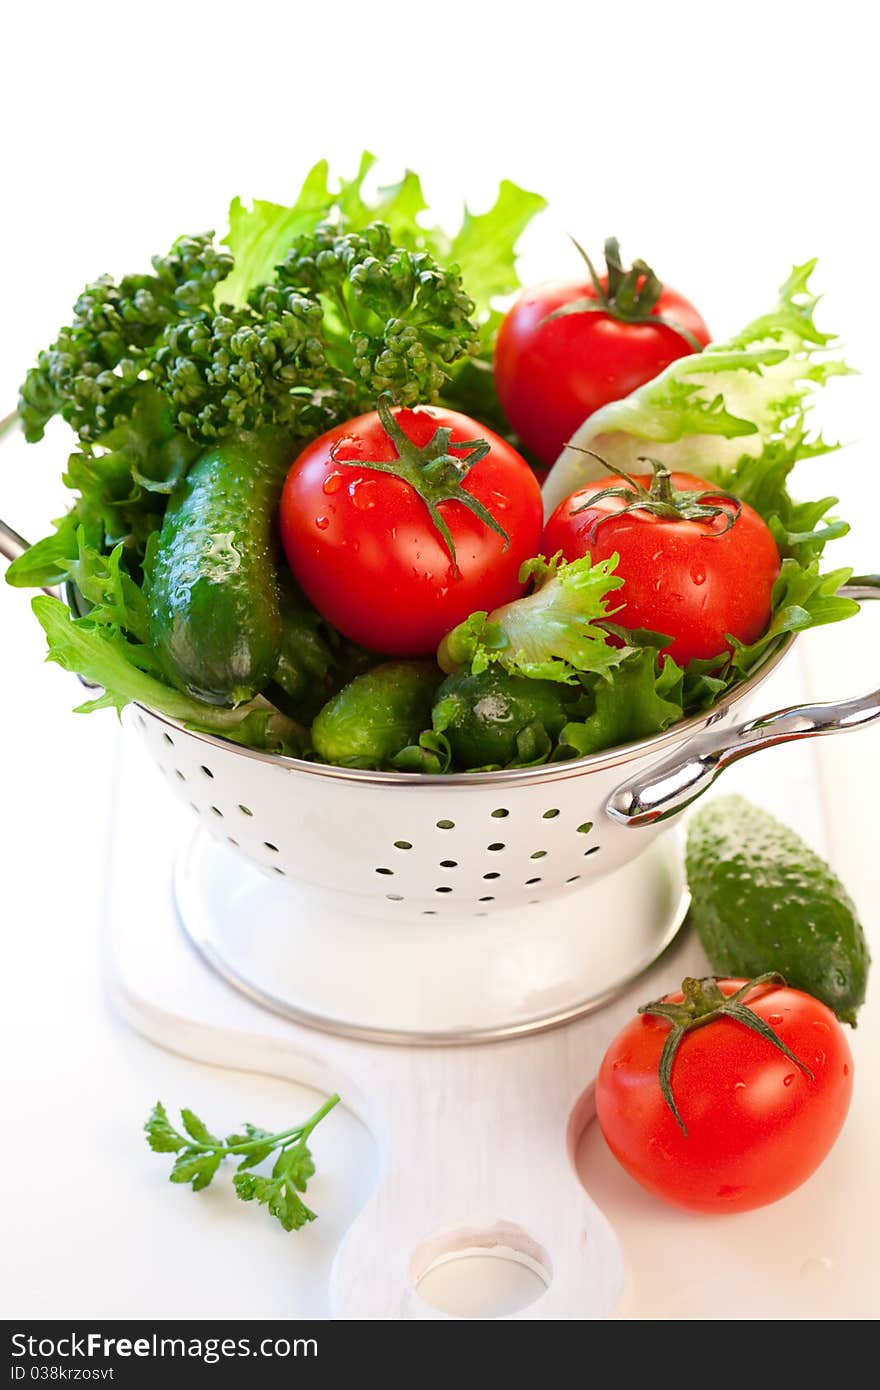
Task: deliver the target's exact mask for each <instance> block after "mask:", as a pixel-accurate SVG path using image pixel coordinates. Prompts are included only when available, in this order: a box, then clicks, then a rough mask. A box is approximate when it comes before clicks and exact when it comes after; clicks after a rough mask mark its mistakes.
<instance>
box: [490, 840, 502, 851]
mask: <svg viewBox="0 0 880 1390" xmlns="http://www.w3.org/2000/svg"><path fill="white" fill-rule="evenodd" d="M486 848H487V849H491V850H493V851H496V852H497V851H498V850H499V849H504V848H505V846H504V845H503V844H502V842H501V841H500V840H496V841H495V843H494V844H492V845H487V846H486Z"/></svg>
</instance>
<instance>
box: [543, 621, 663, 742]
mask: <svg viewBox="0 0 880 1390" xmlns="http://www.w3.org/2000/svg"><path fill="white" fill-rule="evenodd" d="M683 678H684V673H683V672H682V670H681V668H680V667H679V666H676V664H675V662H674V661H671V660H669V659H668V658H667V660H666V661H663V662H661V661H660V660H659V657H658V653H657V651H656V650H655V649H654V648H651V647H643V648H642V649H641V650H637V651H631V652H630V653H629V655H628V656H627V657H626V659H625V660H624V661H622V662H621V663H620V664H619V665H618V666H617V668H616V670H615V671H614V672H613V676H612V679H611V680H610V681H597V682H596V683H595V686H594V689H593V695H594V700H595V707H594V709H593V712H592V713H591V714H590V715H589V716H588V717H587V718H586V719H584V720H582V721H578V722H576V723H571V724H566V726H565V728H564V729H563V730H562V733H561V735H560V738H559V745H560V751H561V754H562V755H563V756H565V757H569V758H570V757H579V758H583V757H586V756H587V754H589V753H598V752H600V751H601V750H602V749H603V748H614V747H616V746H617V745H618V744H623V743H633V742H635V741H636V740H637V739H642V738H649V737H650V736H651V735H652V734H659V733H662V731H663V730H664V729H668V728H669V726H670V724H675V723H676V721H677V720H679V719H681V718H682V715H683V713H684V711H683V706H682V685H683Z"/></svg>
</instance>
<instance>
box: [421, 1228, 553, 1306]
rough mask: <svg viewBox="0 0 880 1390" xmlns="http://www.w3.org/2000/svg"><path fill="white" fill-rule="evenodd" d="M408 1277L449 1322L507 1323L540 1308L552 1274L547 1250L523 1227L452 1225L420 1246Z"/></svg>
mask: <svg viewBox="0 0 880 1390" xmlns="http://www.w3.org/2000/svg"><path fill="white" fill-rule="evenodd" d="M409 1277H410V1281H411V1282H412V1284H413V1287H414V1288H415V1289H416V1291H417V1292H418V1294H419V1296H420V1298H423V1299H424V1300H425V1302H426V1303H429V1304H430V1305H431V1307H433V1308H437V1309H439V1311H440V1312H441V1313H446V1314H448V1315H449V1316H450V1317H457V1318H503V1317H508V1316H510V1314H511V1313H518V1312H520V1311H521V1310H522V1309H523V1308H527V1307H529V1305H530V1304H532V1303H536V1302H537V1301H538V1299H539V1298H540V1297H541V1295H542V1294H544V1293H546V1291H547V1287H548V1285H549V1284H550V1280H551V1279H552V1277H553V1271H552V1267H551V1264H550V1258H549V1256H548V1254H547V1252H546V1250H545V1249H544V1248H543V1246H542V1245H540V1244H539V1243H538V1241H536V1240H535V1239H534V1237H532V1236H530V1235H529V1233H528V1231H525V1230H524V1229H523V1228H522V1226H518V1225H516V1223H515V1222H512V1221H496V1222H493V1223H492V1224H491V1225H489V1226H479V1225H476V1224H462V1225H460V1226H448V1227H446V1228H445V1229H444V1230H441V1231H437V1232H435V1233H434V1235H431V1236H428V1237H427V1238H426V1239H425V1240H422V1241H420V1242H419V1244H418V1245H417V1246H416V1248H415V1250H414V1251H413V1253H412V1257H411V1259H410V1265H409Z"/></svg>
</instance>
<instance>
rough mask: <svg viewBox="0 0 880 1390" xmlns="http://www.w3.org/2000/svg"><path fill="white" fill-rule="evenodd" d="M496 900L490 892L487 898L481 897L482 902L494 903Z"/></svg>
mask: <svg viewBox="0 0 880 1390" xmlns="http://www.w3.org/2000/svg"><path fill="white" fill-rule="evenodd" d="M494 901H495V899H494V897H493V896H492V894H491V893H488V894H487V895H486V897H485V898H480V902H481V903H494Z"/></svg>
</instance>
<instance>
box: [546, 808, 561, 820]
mask: <svg viewBox="0 0 880 1390" xmlns="http://www.w3.org/2000/svg"><path fill="white" fill-rule="evenodd" d="M558 815H559V808H558V807H554V808H553V809H552V810H550V811H545V812H544V815H543V819H544V820H555V819H556V817H557V816H558Z"/></svg>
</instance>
